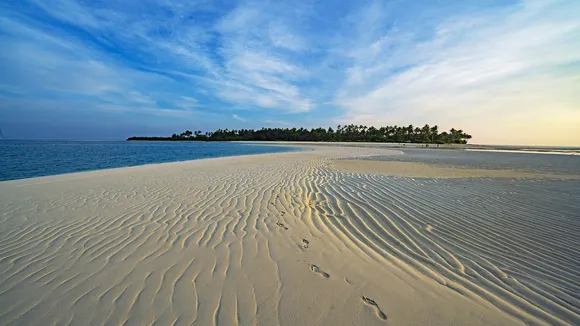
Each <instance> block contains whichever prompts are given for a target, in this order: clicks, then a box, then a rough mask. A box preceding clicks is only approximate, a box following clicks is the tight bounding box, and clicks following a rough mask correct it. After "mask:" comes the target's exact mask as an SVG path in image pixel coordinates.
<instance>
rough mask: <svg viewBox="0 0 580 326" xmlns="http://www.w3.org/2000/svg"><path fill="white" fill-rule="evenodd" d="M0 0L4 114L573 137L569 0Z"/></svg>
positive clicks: (576, 36) (576, 44) (521, 138)
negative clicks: (86, 113) (425, 127)
mask: <svg viewBox="0 0 580 326" xmlns="http://www.w3.org/2000/svg"><path fill="white" fill-rule="evenodd" d="M0 9H1V11H0V42H2V44H3V47H2V49H0V59H2V60H1V61H0V72H1V74H0V85H2V87H0V95H1V96H3V98H0V118H2V119H3V120H4V121H11V120H10V119H12V118H14V119H15V118H18V119H19V121H21V120H22V119H23V114H24V113H19V112H29V111H28V109H27V110H23V108H24V106H25V105H26V106H28V108H30V105H31V104H30V103H36V104H35V105H32V107H34V108H36V110H54V106H53V104H54V101H57V102H59V103H61V108H62V110H64V111H67V110H68V111H70V112H73V111H78V110H93V111H99V110H101V115H102V116H103V117H104V118H103V120H98V119H95V121H94V123H95V124H100V125H102V124H106V123H107V121H106V118H105V117H106V116H107V114H112V113H111V112H117V113H118V112H124V114H125V117H126V119H131V115H132V114H135V112H138V113H139V114H140V116H143V117H144V118H143V119H144V120H143V121H145V120H146V119H147V118H145V117H146V116H151V118H150V123H151V124H155V123H163V124H165V125H166V126H167V127H166V128H167V129H168V130H169V129H171V128H174V129H177V128H181V127H182V126H183V125H184V124H186V123H195V124H198V126H197V127H196V128H199V127H203V128H207V129H212V128H220V127H226V126H224V125H222V124H223V123H226V124H227V123H228V122H225V121H232V120H236V121H235V122H232V123H236V124H240V123H244V124H246V125H248V126H251V127H260V125H257V124H258V123H260V122H259V121H262V122H261V123H264V124H267V125H274V124H277V125H280V126H286V125H296V126H310V125H311V124H313V123H316V124H325V125H336V124H344V123H357V124H360V123H363V124H369V125H377V124H394V123H396V124H409V123H414V124H419V123H432V124H434V123H437V124H439V125H440V127H442V128H448V127H459V128H463V129H465V130H467V131H468V132H470V133H472V134H474V136H475V139H474V140H475V141H478V142H494V143H497V142H504V143H505V142H508V143H510V142H511V143H514V142H518V143H537V142H539V141H540V140H541V141H543V142H546V143H554V144H555V143H559V144H563V143H569V144H572V143H580V134H579V132H578V131H577V130H576V129H577V128H575V125H577V123H579V122H580V113H579V108H580V98H579V96H580V95H578V92H576V91H575V89H576V88H577V85H578V80H579V79H578V78H579V76H580V41H579V40H580V26H579V23H578V20H577V18H576V17H575V15H574V13H575V12H578V11H580V4H579V3H577V2H575V1H571V0H551V1H536V0H521V1H516V0H514V1H511V2H509V3H506V2H505V1H499V0H478V1H470V2H464V3H439V4H437V5H435V4H433V3H432V2H431V1H422V0H421V1H416V2H413V3H408V2H396V1H363V2H357V3H352V4H349V3H336V2H333V1H321V2H311V1H293V2H257V1H251V0H243V1H237V2H219V1H218V2H214V1H190V2H186V3H185V2H182V1H176V0H175V1H174V0H168V1H153V0H147V1H122V2H86V1H80V0H54V1H50V2H46V1H40V0H24V1H22V2H10V3H3V4H0ZM79 101H81V102H82V103H85V105H83V106H82V107H79V105H78V103H79ZM49 102H50V103H52V104H51V105H47V104H46V103H49ZM7 103H10V106H8V105H7ZM18 103H20V105H19V104H18ZM103 112H104V113H103ZM72 115H74V114H71V116H72ZM240 116H243V117H244V118H240ZM159 117H164V119H163V121H162V122H161V121H160V120H159ZM236 117H237V118H236ZM224 118H226V119H224ZM231 118H233V119H231ZM266 120H267V121H268V122H266ZM139 121H141V120H139ZM546 121H549V122H550V125H548V126H546V125H545V124H546ZM281 122H284V124H282V123H281ZM63 123H64V122H63ZM139 123H141V122H139ZM490 126H493V127H491V128H492V129H491V130H490ZM191 127H193V126H191ZM191 127H190V128H191ZM3 128H4V129H5V130H6V127H5V126H3ZM538 128H543V129H544V130H545V131H546V134H548V135H544V136H541V137H540V136H538V135H535V134H536V133H535V132H534V130H537V129H538ZM144 130H145V129H144ZM145 131H146V130H145ZM120 133H121V131H120ZM123 136H124V135H123ZM534 137H536V139H537V140H536V139H534Z"/></svg>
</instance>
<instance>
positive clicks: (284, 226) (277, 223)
mask: <svg viewBox="0 0 580 326" xmlns="http://www.w3.org/2000/svg"><path fill="white" fill-rule="evenodd" d="M276 225H278V226H279V227H281V228H283V229H284V230H288V227H287V226H286V225H284V224H282V223H280V222H276Z"/></svg>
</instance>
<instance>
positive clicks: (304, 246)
mask: <svg viewBox="0 0 580 326" xmlns="http://www.w3.org/2000/svg"><path fill="white" fill-rule="evenodd" d="M276 225H277V226H279V227H281V228H283V229H284V230H288V227H287V226H286V225H284V224H283V223H280V222H276ZM309 247H310V241H308V240H307V239H304V238H302V241H301V244H300V248H302V249H308V248H309ZM308 266H309V267H310V270H311V271H312V272H314V273H316V274H318V275H320V276H321V277H323V278H325V279H328V278H330V274H328V273H327V272H325V271H323V270H321V269H320V267H318V266H317V265H315V264H308ZM361 299H362V301H363V303H364V304H366V305H367V306H369V307H371V308H372V309H374V311H375V314H376V315H377V318H379V319H381V320H385V321H386V320H387V315H386V314H385V313H384V312H383V311H382V310H381V308H380V307H379V305H378V304H377V302H376V301H375V300H373V299H371V298H369V297H366V296H361Z"/></svg>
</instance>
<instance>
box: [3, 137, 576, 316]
mask: <svg viewBox="0 0 580 326" xmlns="http://www.w3.org/2000/svg"><path fill="white" fill-rule="evenodd" d="M381 154H385V152H382V151H381ZM361 155H377V150H376V149H352V148H349V149H347V150H345V149H341V148H332V149H317V150H316V151H315V152H313V153H283V154H269V155H258V156H253V157H242V158H224V159H215V160H207V161H194V162H182V163H171V164H163V165H154V166H145V167H135V168H127V169H117V170H109V171H97V172H90V173H81V174H72V175H66V176H54V177H46V178H38V179H28V180H20V181H10V182H3V183H0V198H1V200H0V324H3V325H4V324H19V325H24V324H26V325H33V324H43V325H52V324H89V323H90V324H105V323H107V324H111V325H121V324H125V323H126V324H140V325H145V324H154V323H155V324H162V325H170V324H192V323H194V324H197V325H215V324H221V325H254V324H263V325H296V324H329V325H331V324H332V325H336V324H360V325H362V324H365V325H366V324H384V323H385V322H387V323H393V324H402V323H410V324H429V323H440V324H450V323H460V324H511V323H514V322H515V321H516V319H519V320H521V321H524V322H526V323H529V324H579V323H580V301H579V300H580V297H579V295H578V293H580V268H579V267H580V265H579V262H580V256H579V253H578V250H577V249H578V247H579V245H580V240H579V239H580V216H579V215H578V212H580V196H579V195H578V194H580V183H579V182H578V181H576V180H558V181H555V180H518V181H516V180H511V179H508V180H497V179H496V180H492V179H472V180H468V179H456V180H441V179H413V178H398V177H388V176H381V175H372V174H353V173H343V172H339V171H336V170H333V169H331V168H330V162H331V160H332V159H334V158H339V157H349V156H361ZM562 189H564V190H565V191H563V190H562ZM371 298H372V299H371Z"/></svg>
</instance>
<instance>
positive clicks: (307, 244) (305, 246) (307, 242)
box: [302, 239, 310, 249]
mask: <svg viewBox="0 0 580 326" xmlns="http://www.w3.org/2000/svg"><path fill="white" fill-rule="evenodd" d="M309 245H310V242H309V241H308V240H306V239H302V248H304V249H308V246H309Z"/></svg>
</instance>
